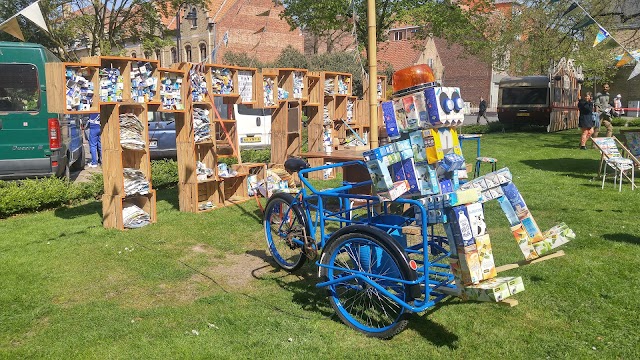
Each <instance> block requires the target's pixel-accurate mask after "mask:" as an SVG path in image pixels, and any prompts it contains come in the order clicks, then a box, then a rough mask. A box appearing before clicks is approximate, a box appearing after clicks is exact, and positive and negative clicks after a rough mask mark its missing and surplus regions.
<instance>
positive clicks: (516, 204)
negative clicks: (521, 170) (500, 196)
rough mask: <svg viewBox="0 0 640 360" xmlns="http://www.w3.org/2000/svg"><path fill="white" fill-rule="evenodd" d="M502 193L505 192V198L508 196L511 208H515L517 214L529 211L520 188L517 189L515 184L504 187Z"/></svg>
mask: <svg viewBox="0 0 640 360" xmlns="http://www.w3.org/2000/svg"><path fill="white" fill-rule="evenodd" d="M502 191H503V192H504V196H506V198H507V200H509V203H510V204H511V207H513V210H514V211H515V212H516V214H518V213H521V212H525V211H527V204H526V203H525V202H524V199H523V198H522V195H520V192H519V191H518V188H516V186H515V185H514V184H513V183H507V184H504V185H502Z"/></svg>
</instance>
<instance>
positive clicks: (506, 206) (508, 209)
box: [498, 196, 520, 240]
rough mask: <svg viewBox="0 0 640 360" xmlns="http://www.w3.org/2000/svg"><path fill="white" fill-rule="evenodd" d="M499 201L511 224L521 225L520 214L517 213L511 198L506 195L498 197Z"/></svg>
mask: <svg viewBox="0 0 640 360" xmlns="http://www.w3.org/2000/svg"><path fill="white" fill-rule="evenodd" d="M498 202H499V203H500V207H501V208H502V211H503V212H504V214H505V215H506V216H507V220H509V225H511V226H516V225H519V224H520V219H518V215H516V212H515V211H514V210H513V207H512V206H511V203H510V202H509V200H508V199H507V198H506V197H505V196H500V197H498ZM516 240H517V239H516Z"/></svg>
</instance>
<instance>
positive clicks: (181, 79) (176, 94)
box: [158, 68, 189, 112]
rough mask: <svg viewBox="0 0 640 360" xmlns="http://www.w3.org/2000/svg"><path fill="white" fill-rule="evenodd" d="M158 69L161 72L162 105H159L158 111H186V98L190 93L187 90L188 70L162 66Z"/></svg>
mask: <svg viewBox="0 0 640 360" xmlns="http://www.w3.org/2000/svg"><path fill="white" fill-rule="evenodd" d="M158 71H159V73H160V83H159V87H160V91H159V93H160V106H159V107H158V111H160V112H185V111H186V100H187V96H188V95H189V93H188V92H187V88H188V84H187V83H188V81H189V78H188V77H187V76H188V74H187V72H186V71H184V70H176V69H166V68H160V69H158ZM176 87H178V89H176ZM171 100H173V101H171ZM171 103H173V104H171Z"/></svg>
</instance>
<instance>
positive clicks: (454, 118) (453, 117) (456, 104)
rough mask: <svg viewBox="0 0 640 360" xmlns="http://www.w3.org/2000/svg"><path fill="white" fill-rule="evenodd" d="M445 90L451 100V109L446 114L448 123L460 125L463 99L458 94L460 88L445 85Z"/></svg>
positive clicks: (462, 113) (462, 118)
mask: <svg viewBox="0 0 640 360" xmlns="http://www.w3.org/2000/svg"><path fill="white" fill-rule="evenodd" d="M445 91H446V93H447V95H448V96H449V99H451V101H452V102H453V111H451V112H450V113H449V114H448V115H449V116H448V118H449V124H450V125H451V126H460V125H462V123H464V101H463V100H462V97H461V96H460V88H459V87H447V88H446V90H445Z"/></svg>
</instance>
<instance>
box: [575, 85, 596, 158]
mask: <svg viewBox="0 0 640 360" xmlns="http://www.w3.org/2000/svg"><path fill="white" fill-rule="evenodd" d="M592 100H593V99H592V97H591V93H590V92H588V93H586V95H585V96H584V98H582V99H580V101H578V110H579V111H580V117H579V118H578V126H580V129H581V130H582V136H581V137H580V149H581V150H587V140H588V139H589V137H591V134H593V126H594V122H593V101H592Z"/></svg>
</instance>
